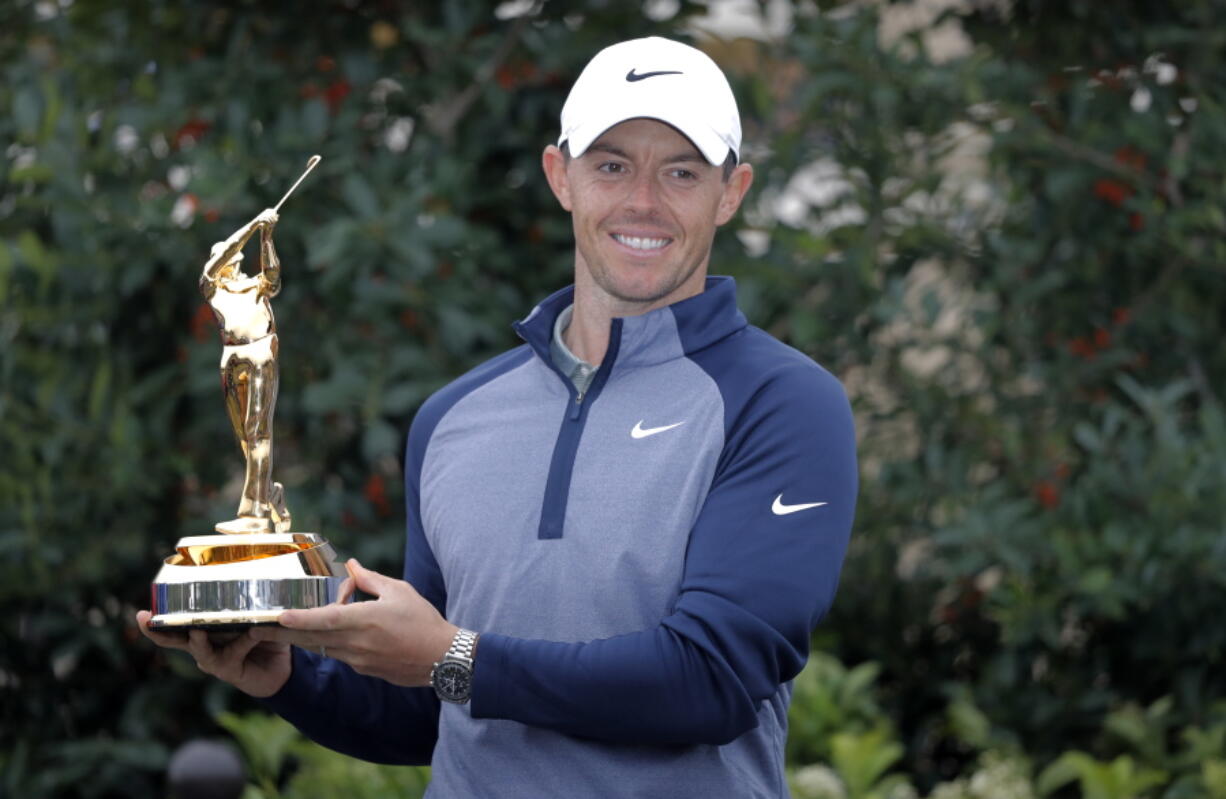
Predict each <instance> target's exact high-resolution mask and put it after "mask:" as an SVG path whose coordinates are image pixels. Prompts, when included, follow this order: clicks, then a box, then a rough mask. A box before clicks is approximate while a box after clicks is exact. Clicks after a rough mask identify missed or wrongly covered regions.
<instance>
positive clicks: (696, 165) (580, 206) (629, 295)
mask: <svg viewBox="0 0 1226 799" xmlns="http://www.w3.org/2000/svg"><path fill="white" fill-rule="evenodd" d="M543 163H544V167H545V172H546V176H547V177H548V178H549V184H550V186H551V187H552V188H553V191H554V194H555V195H556V196H557V198H558V201H559V202H560V203H561V204H562V207H563V208H565V209H566V210H568V211H570V212H571V217H572V222H573V224H574V230H575V250H576V252H575V284H576V288H577V290H578V289H586V290H589V291H592V292H594V293H596V294H599V295H602V298H603V300H605V301H606V303H607V306H608V307H609V308H610V309H611V310H614V311H617V312H620V313H623V314H626V313H642V312H644V311H647V310H650V309H651V308H656V307H662V306H664V305H669V304H671V303H674V302H677V301H678V300H682V299H685V298H686V297H690V296H693V295H695V294H698V293H699V292H701V291H702V289H703V281H704V279H705V278H706V274H707V262H708V259H709V258H710V254H711V242H712V240H713V239H714V237H715V229H716V228H717V227H718V226H720V225H722V224H724V223H725V222H727V221H728V220H729V219H731V218H732V215H733V214H734V213H736V210H737V208H738V207H739V206H740V203H741V199H742V198H743V197H744V196H745V192H746V191H747V190H748V189H749V184H750V183H751V182H752V179H753V170H752V169H751V168H750V167H749V166H748V165H745V164H741V165H739V166H738V167H737V168H736V169H735V170H734V171H733V174H732V176H731V177H730V178H729V179H728V180H727V181H724V180H723V168H722V167H717V166H713V165H711V164H709V163H707V161H706V159H704V158H703V157H702V154H701V153H699V152H698V150H697V149H696V148H695V147H694V145H693V144H692V143H691V142H690V140H689V139H687V138H686V137H685V136H683V135H681V134H680V133H678V132H677V131H676V130H675V129H674V128H672V127H670V126H669V125H666V124H664V123H662V122H657V121H655V120H652V119H631V120H628V121H626V122H622V123H620V124H618V125H615V126H614V127H612V128H610V129H609V130H607V131H605V132H604V133H603V134H602V135H601V136H600V138H598V139H597V140H596V141H595V142H593V143H592V145H591V146H590V147H589V148H588V149H587V151H586V152H584V154H583V155H582V156H580V157H578V158H573V159H570V160H569V161H567V160H566V159H565V158H564V157H563V155H562V153H561V151H559V150H558V148H556V147H552V146H551V147H548V148H546V150H545V154H544V157H543Z"/></svg>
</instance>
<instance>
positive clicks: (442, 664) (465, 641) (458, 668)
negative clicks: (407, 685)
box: [430, 629, 479, 704]
mask: <svg viewBox="0 0 1226 799" xmlns="http://www.w3.org/2000/svg"><path fill="white" fill-rule="evenodd" d="M478 637H479V636H478V634H477V633H475V632H473V631H472V630H464V629H460V630H457V631H456V634H455V637H454V638H452V639H451V647H450V648H449V649H448V650H447V653H446V654H445V655H443V659H442V660H440V661H439V662H438V663H435V664H434V668H432V669H431V670H430V686H431V687H432V688H434V692H435V693H436V694H437V695H438V698H439V699H441V700H443V701H444V702H452V703H454V704H464V703H465V702H467V701H468V700H469V697H471V696H472V678H473V655H475V654H476V651H477V638H478Z"/></svg>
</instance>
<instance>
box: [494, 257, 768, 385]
mask: <svg viewBox="0 0 1226 799" xmlns="http://www.w3.org/2000/svg"><path fill="white" fill-rule="evenodd" d="M574 301H575V288H574V286H567V287H566V288H564V289H562V290H560V291H557V292H554V293H553V294H551V295H550V296H549V297H547V298H546V299H545V300H543V301H542V302H541V303H540V304H539V305H537V306H536V307H535V308H533V309H532V312H531V313H529V314H528V316H526V317H525V318H524V319H523V320H521V321H519V322H516V323H515V325H514V328H515V332H516V333H518V334H519V336H520V338H522V339H523V340H524V341H526V342H527V343H528V345H529V346H531V347H532V349H533V351H534V352H536V354H537V356H538V357H540V358H541V359H543V360H544V361H545V362H546V363H547V364H549V363H551V362H552V358H551V355H550V344H551V341H552V337H553V326H554V323H555V322H556V321H557V318H558V315H559V314H560V313H562V311H564V310H565V309H566V308H568V307H569V306H570V305H572V304H573V303H574ZM746 324H747V322H746V320H745V315H744V314H742V313H741V311H740V309H738V308H737V306H736V281H735V280H733V279H732V278H731V277H722V276H715V277H708V278H707V280H706V290H705V291H703V292H702V293H701V294H696V295H694V296H693V297H689V298H687V299H684V300H681V301H680V302H675V303H673V304H672V305H666V306H665V307H663V308H657V309H655V310H654V311H648V312H647V313H645V314H640V315H638V316H624V317H618V318H616V319H612V320H610V323H609V325H610V327H609V350H608V353H607V354H606V355H605V359H606V360H608V359H609V358H612V359H613V364H612V366H611V367H610V369H611V370H616V371H622V370H625V369H633V368H639V367H644V366H653V365H655V364H659V363H664V362H666V361H670V360H673V359H674V358H680V357H683V356H685V355H688V354H690V353H692V352H697V351H698V350H701V349H705V348H706V347H709V346H710V345H712V344H714V343H715V342H717V341H719V340H720V339H723V338H725V337H727V336H730V335H732V334H733V333H735V332H737V331H738V330H741V329H742V328H744V327H745V325H746ZM601 365H602V367H603V366H606V364H601Z"/></svg>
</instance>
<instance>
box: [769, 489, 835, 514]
mask: <svg viewBox="0 0 1226 799" xmlns="http://www.w3.org/2000/svg"><path fill="white" fill-rule="evenodd" d="M825 504H826V503H825V502H803V503H801V504H799V505H784V504H783V494H780V495H779V496H777V497H775V501H774V502H772V503H771V512H772V513H774V514H775V515H776V516H787V515H788V514H789V513H796V512H797V511H801V510H808V509H809V508H820V507H821V506H822V505H825Z"/></svg>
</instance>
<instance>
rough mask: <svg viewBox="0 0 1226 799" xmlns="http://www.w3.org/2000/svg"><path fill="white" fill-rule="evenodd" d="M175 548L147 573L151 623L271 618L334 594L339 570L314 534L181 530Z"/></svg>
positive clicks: (182, 626)
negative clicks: (199, 533) (188, 533)
mask: <svg viewBox="0 0 1226 799" xmlns="http://www.w3.org/2000/svg"><path fill="white" fill-rule="evenodd" d="M175 549H176V554H174V555H171V556H170V557H168V558H166V560H165V562H164V563H163V564H162V568H161V569H160V570H159V571H158V574H157V577H155V578H154V580H153V585H152V599H151V603H150V604H151V608H152V611H153V618H151V619H150V620H149V627H150V628H152V629H155V630H189V629H205V630H213V631H225V630H243V629H246V628H248V627H251V626H254V625H257V624H276V623H277V617H279V616H280V615H281V613H282V612H284V611H286V610H300V609H306V608H317V607H323V606H324V605H328V604H331V603H333V602H335V601H337V600H338V598H341V597H340V587H341V583H343V582H344V581H345V577H346V576H347V572H346V570H345V567H344V566H342V565H341V564H340V563H338V562H337V558H336V552H335V551H334V550H333V549H332V545H331V544H329V543H328V542H327V540H326V539H324V538H323V537H322V536H319V535H316V534H315V533H253V534H250V535H202V536H189V537H187V538H182V539H180V540H179V543H178V545H177V546H176V547H175ZM341 599H342V601H343V598H341Z"/></svg>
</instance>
